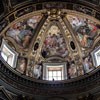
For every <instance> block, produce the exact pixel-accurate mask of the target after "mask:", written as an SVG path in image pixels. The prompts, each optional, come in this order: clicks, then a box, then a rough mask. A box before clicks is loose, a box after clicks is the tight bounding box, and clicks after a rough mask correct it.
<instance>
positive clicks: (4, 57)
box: [1, 52, 7, 61]
mask: <svg viewBox="0 0 100 100" xmlns="http://www.w3.org/2000/svg"><path fill="white" fill-rule="evenodd" d="M1 56H2V57H3V59H4V60H5V61H7V55H5V54H4V53H3V52H1Z"/></svg>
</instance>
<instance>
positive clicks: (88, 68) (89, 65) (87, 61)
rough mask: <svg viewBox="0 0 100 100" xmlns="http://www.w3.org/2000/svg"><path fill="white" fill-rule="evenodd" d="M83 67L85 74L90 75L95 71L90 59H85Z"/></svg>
mask: <svg viewBox="0 0 100 100" xmlns="http://www.w3.org/2000/svg"><path fill="white" fill-rule="evenodd" d="M83 66H84V71H85V73H88V72H90V71H92V70H93V69H94V67H93V65H92V61H91V59H90V57H86V58H83Z"/></svg>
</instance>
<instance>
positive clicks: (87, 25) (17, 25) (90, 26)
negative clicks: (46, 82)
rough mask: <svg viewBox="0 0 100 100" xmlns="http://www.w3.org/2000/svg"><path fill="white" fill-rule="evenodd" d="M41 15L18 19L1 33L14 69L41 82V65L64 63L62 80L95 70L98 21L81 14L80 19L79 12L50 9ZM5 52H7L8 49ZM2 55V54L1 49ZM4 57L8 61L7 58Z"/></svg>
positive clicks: (98, 39) (99, 28)
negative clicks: (11, 51)
mask: <svg viewBox="0 0 100 100" xmlns="http://www.w3.org/2000/svg"><path fill="white" fill-rule="evenodd" d="M44 13H45V14H44V15H43V11H42V13H41V11H40V12H38V13H37V14H36V13H35V14H34V13H33V15H32V16H31V17H30V16H28V17H27V18H26V17H25V18H24V17H21V19H20V20H17V21H14V22H13V23H12V24H11V26H10V27H9V28H8V29H7V30H6V32H5V33H4V34H5V37H6V39H5V41H6V42H7V43H9V42H10V43H11V44H13V45H14V48H15V51H16V52H17V53H18V58H17V62H16V68H15V69H14V70H16V71H17V72H19V73H21V74H24V75H27V76H28V77H32V78H36V79H43V77H42V76H43V70H44V68H45V67H44V63H50V65H52V63H58V62H60V64H62V63H66V73H67V74H66V75H67V76H66V77H67V78H65V79H71V78H75V77H78V76H81V75H84V74H86V73H89V72H91V71H93V70H94V69H95V68H97V67H98V66H99V63H98V59H100V55H99V53H100V44H98V42H99V41H100V23H99V21H97V20H96V19H94V20H92V19H91V17H89V18H88V17H87V16H85V14H84V16H83V17H82V15H81V13H80V15H76V12H74V13H73V14H71V13H68V14H66V13H63V11H62V12H61V11H59V13H58V11H56V10H51V11H47V12H45V11H44ZM62 16H63V17H62ZM44 19H45V20H44ZM40 26H41V27H40ZM8 41H9V42H8ZM95 44H98V46H97V47H95ZM3 45H4V44H2V47H3ZM97 48H98V49H97ZM8 49H9V51H10V50H11V49H10V46H9V48H8ZM25 49H27V51H24V50H25ZM94 49H95V51H94ZM96 52H97V53H96ZM2 54H5V51H4V50H2ZM14 56H16V54H15V55H14ZM6 58H8V60H9V57H8V55H6ZM95 58H96V60H94V59H95ZM97 58H98V59H97ZM10 59H11V58H10ZM96 62H97V63H98V64H95V63H96ZM12 68H13V67H12ZM64 72H65V71H64Z"/></svg>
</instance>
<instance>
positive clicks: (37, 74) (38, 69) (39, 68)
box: [33, 64, 42, 79]
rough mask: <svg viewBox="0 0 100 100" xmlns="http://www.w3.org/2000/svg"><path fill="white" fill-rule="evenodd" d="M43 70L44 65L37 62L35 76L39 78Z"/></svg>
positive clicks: (34, 70)
mask: <svg viewBox="0 0 100 100" xmlns="http://www.w3.org/2000/svg"><path fill="white" fill-rule="evenodd" d="M41 70H42V66H41V65H40V64H36V65H35V66H34V69H33V76H34V77H35V78H37V79H39V78H40V77H41V74H42V72H41Z"/></svg>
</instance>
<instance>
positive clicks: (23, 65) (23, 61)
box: [16, 58, 27, 73]
mask: <svg viewBox="0 0 100 100" xmlns="http://www.w3.org/2000/svg"><path fill="white" fill-rule="evenodd" d="M26 67H27V60H26V59H25V58H19V61H18V65H17V68H16V70H17V71H19V72H20V73H24V72H25V69H26Z"/></svg>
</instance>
